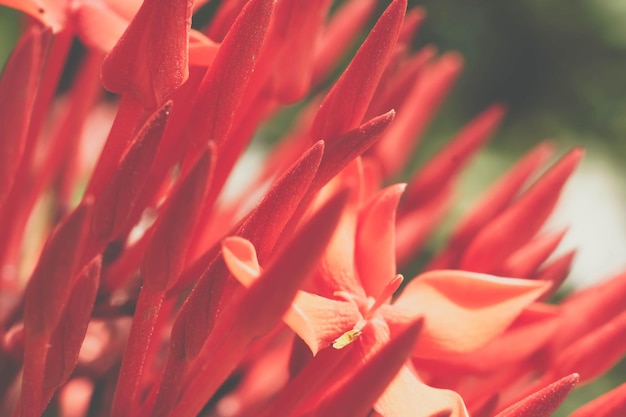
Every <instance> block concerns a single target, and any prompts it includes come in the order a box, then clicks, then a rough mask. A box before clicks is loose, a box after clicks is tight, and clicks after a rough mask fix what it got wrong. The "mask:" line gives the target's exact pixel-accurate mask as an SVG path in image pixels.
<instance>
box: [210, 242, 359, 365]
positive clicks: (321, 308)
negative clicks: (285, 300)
mask: <svg viewBox="0 0 626 417" xmlns="http://www.w3.org/2000/svg"><path fill="white" fill-rule="evenodd" d="M222 255H223V256H224V261H225V262H226V265H227V266H228V269H229V270H230V272H231V273H232V274H233V276H234V277H235V278H236V279H237V280H238V281H239V282H240V283H241V284H243V285H244V286H245V287H250V286H251V285H252V284H253V283H254V282H256V280H257V279H258V278H259V276H260V275H261V268H260V266H259V263H258V260H257V257H256V251H255V250H254V246H252V244H251V243H250V242H249V241H247V240H245V239H242V238H240V237H236V236H235V237H230V238H227V239H226V240H224V242H222ZM359 319H361V315H360V313H359V311H358V309H357V308H356V306H355V305H354V304H353V303H348V302H345V301H337V300H331V299H328V298H324V297H320V296H318V295H315V294H310V293H307V292H304V291H298V293H297V295H296V298H295V299H294V301H293V303H292V305H291V308H290V309H289V310H288V311H287V313H285V315H284V316H283V320H284V321H285V323H286V324H287V325H288V326H289V327H290V328H291V329H292V330H293V331H294V332H295V333H296V334H297V335H298V336H300V338H301V339H302V340H304V342H305V343H306V344H307V346H308V347H309V348H310V349H311V352H312V353H313V355H316V354H317V352H318V351H319V350H320V349H322V348H325V347H328V346H329V345H330V343H331V342H332V341H333V340H334V339H336V338H337V337H338V336H340V335H341V334H342V333H343V332H345V329H349V328H352V327H353V326H354V325H355V324H356V322H357V321H358V320H359Z"/></svg>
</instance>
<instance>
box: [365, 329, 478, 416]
mask: <svg viewBox="0 0 626 417" xmlns="http://www.w3.org/2000/svg"><path fill="white" fill-rule="evenodd" d="M418 340H419V338H418ZM374 409H375V410H376V411H377V412H378V413H380V414H381V415H382V416H384V417H430V416H433V415H435V414H436V415H439V414H437V413H444V412H449V413H450V414H448V415H449V416H450V417H467V416H468V413H467V410H466V409H465V405H464V404H463V400H462V399H461V397H460V396H459V394H457V393H456V392H454V391H450V390H445V389H439V388H433V387H429V386H428V385H426V384H424V383H422V382H420V381H419V379H418V378H417V377H416V376H415V375H414V374H413V373H412V372H411V370H410V369H409V368H407V367H406V366H404V367H402V370H401V371H400V373H399V374H398V376H396V378H395V379H394V380H393V381H392V382H391V384H389V387H387V389H386V390H385V392H384V393H383V395H382V396H381V397H380V398H379V399H378V401H376V404H375V405H374ZM444 415H446V414H444Z"/></svg>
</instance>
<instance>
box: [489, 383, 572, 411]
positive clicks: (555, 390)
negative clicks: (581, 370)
mask: <svg viewBox="0 0 626 417" xmlns="http://www.w3.org/2000/svg"><path fill="white" fill-rule="evenodd" d="M577 383H578V374H571V375H569V376H566V377H564V378H561V379H559V380H558V381H556V382H554V383H553V384H550V385H548V386H547V387H545V388H543V389H541V390H539V391H537V392H535V393H534V394H532V395H529V396H528V397H526V398H524V399H523V400H521V401H519V402H517V403H515V404H513V405H512V406H510V407H508V408H507V409H506V410H504V411H502V412H500V413H498V414H497V415H496V417H526V416H533V417H550V416H551V415H552V413H553V412H554V411H556V409H557V408H558V407H559V405H561V403H562V402H563V400H565V397H567V395H568V394H569V393H570V391H571V390H572V388H574V385H576V384H577Z"/></svg>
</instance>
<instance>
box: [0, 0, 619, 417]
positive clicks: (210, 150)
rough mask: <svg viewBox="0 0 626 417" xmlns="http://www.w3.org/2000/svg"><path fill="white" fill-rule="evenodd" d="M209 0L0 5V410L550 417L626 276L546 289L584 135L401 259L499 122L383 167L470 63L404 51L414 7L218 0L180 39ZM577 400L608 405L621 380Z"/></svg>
mask: <svg viewBox="0 0 626 417" xmlns="http://www.w3.org/2000/svg"><path fill="white" fill-rule="evenodd" d="M204 3H205V1H196V2H195V3H194V1H193V0H144V1H143V3H142V2H140V1H139V0H132V1H131V0H99V1H93V0H73V1H67V0H41V1H35V0H0V4H3V5H6V6H9V7H14V8H17V9H19V10H21V11H23V12H24V19H25V25H24V32H23V34H22V37H21V39H20V40H19V42H18V44H17V45H16V46H15V49H14V51H13V53H12V56H11V57H10V59H9V61H8V62H7V64H6V66H5V68H4V71H3V74H2V78H1V80H0V129H1V130H0V158H1V160H0V230H2V233H1V234H0V265H1V269H0V273H1V276H0V341H1V343H0V373H1V375H2V377H1V378H0V410H1V413H2V414H3V415H13V416H21V417H36V416H40V415H42V414H44V413H50V414H46V415H59V416H66V417H70V416H71V417H79V416H109V415H110V416H139V417H141V416H155V417H167V416H171V417H174V416H175V417H186V416H189V417H193V416H196V415H203V416H215V417H220V416H221V417H236V416H238V417H245V416H262V417H273V416H280V417H282V416H284V417H287V416H294V417H295V416H337V417H341V416H350V417H352V416H355V417H358V416H384V417H435V416H438V417H444V416H450V417H462V416H469V415H471V416H474V417H482V416H495V415H497V416H500V417H505V416H506V417H512V416H527V417H531V416H532V417H542V416H549V415H551V414H552V413H553V412H554V410H555V409H556V408H557V407H558V406H559V405H560V403H561V402H562V401H563V400H564V398H565V397H566V396H567V394H568V393H569V392H570V390H571V389H572V388H573V387H574V385H576V383H578V382H585V381H590V380H592V379H594V378H595V377H597V376H599V375H601V374H602V373H604V372H605V371H606V370H608V369H609V368H610V367H611V366H612V365H613V364H614V363H615V362H617V361H618V360H619V359H620V358H621V357H622V356H623V355H624V354H625V353H626V345H624V332H626V310H625V309H624V306H625V305H626V273H625V274H621V275H618V276H616V277H614V278H612V279H610V280H607V281H605V282H604V283H602V284H600V285H598V286H596V287H592V288H589V289H585V290H582V291H579V292H577V293H574V294H572V295H570V296H568V297H567V298H566V299H565V300H564V301H563V302H562V303H561V304H560V305H551V304H548V303H547V302H546V300H547V299H548V298H549V297H550V296H551V295H552V294H553V293H554V292H555V291H556V289H557V288H558V287H559V285H560V284H561V282H562V281H563V280H564V279H565V277H566V276H567V274H568V269H569V266H570V264H571V262H572V258H573V256H574V253H573V252H569V253H567V254H565V255H562V256H560V257H555V256H552V254H553V252H554V250H555V248H556V247H557V246H558V244H559V242H560V240H561V239H562V237H563V236H564V234H565V231H563V230H559V231H556V232H555V231H545V230H544V227H543V225H544V223H545V221H546V219H547V218H548V216H549V215H550V212H551V211H552V209H553V207H554V206H555V204H556V202H557V200H558V198H559V194H560V192H561V189H562V188H563V186H564V184H565V183H566V181H567V179H568V177H569V176H570V175H571V174H572V172H573V171H574V169H575V167H576V165H577V164H578V162H579V160H580V159H581V156H582V151H581V150H580V149H574V150H572V151H570V152H569V153H567V154H565V155H564V156H562V157H561V158H560V159H559V160H558V161H557V162H555V163H553V164H552V166H551V167H549V168H548V163H549V160H550V159H551V158H552V156H553V154H554V149H553V148H552V147H551V146H550V145H548V144H543V145H540V146H538V147H537V148H535V149H534V150H532V151H530V152H529V153H528V154H527V155H526V156H525V157H523V158H522V159H521V160H520V161H519V163H517V164H516V165H515V166H513V167H511V169H510V170H509V171H508V172H507V173H505V174H504V175H503V176H502V177H501V178H500V179H499V180H498V181H497V182H495V183H494V184H493V185H492V186H491V187H490V188H489V190H488V191H487V192H486V193H485V194H484V195H483V196H481V197H480V198H479V199H478V200H477V203H476V204H475V205H474V207H473V208H472V209H470V210H469V211H468V212H466V213H465V215H464V217H463V218H462V219H461V221H460V222H459V224H458V225H457V226H456V228H455V229H454V231H453V233H452V235H451V237H450V239H449V241H448V243H447V244H446V245H445V247H444V248H443V249H442V250H441V251H440V252H439V253H438V254H437V255H436V256H435V257H434V258H433V259H431V261H430V263H429V264H428V265H427V266H426V267H425V268H424V271H423V272H422V273H421V274H419V275H418V276H416V277H415V278H412V279H406V280H405V279H404V277H403V276H402V275H400V274H398V270H399V269H400V270H402V269H403V268H405V267H406V266H407V265H408V264H409V263H410V262H411V260H412V259H414V258H415V256H416V255H417V254H418V253H419V252H420V248H422V246H423V245H424V242H425V240H426V239H427V238H428V236H429V235H430V233H431V232H432V231H433V230H435V229H436V227H437V225H438V224H439V223H440V221H441V220H442V219H443V217H444V216H445V214H446V212H447V211H448V209H449V208H450V207H451V205H452V204H453V201H454V189H455V183H456V181H457V178H458V177H459V175H460V173H461V172H462V169H463V167H464V166H465V165H466V164H467V163H468V162H470V160H471V159H472V157H473V156H474V155H475V154H476V152H477V151H478V150H479V148H480V147H481V146H482V145H483V144H484V143H485V142H486V140H488V138H489V136H490V135H491V133H492V132H493V131H494V130H495V128H496V127H497V125H498V123H499V121H500V120H501V119H502V117H503V115H504V108H503V106H501V105H497V104H496V105H494V106H492V107H490V108H488V109H486V110H485V111H484V112H482V113H481V114H479V115H478V116H476V118H475V119H474V120H472V121H471V122H470V123H468V124H467V126H466V127H464V128H463V129H462V130H461V131H460V132H459V133H458V135H457V136H456V137H455V138H453V139H452V140H451V141H450V142H449V143H448V144H447V145H446V146H445V147H444V148H443V149H442V150H441V151H440V152H439V153H438V154H437V155H435V156H434V157H433V158H431V159H430V160H429V161H428V162H427V163H426V164H425V165H424V166H423V167H422V168H420V169H419V170H418V171H417V172H414V173H412V174H410V178H409V180H408V181H407V183H406V184H405V183H397V182H394V179H395V178H397V177H398V175H400V174H402V173H404V172H406V171H407V164H408V162H409V159H410V155H411V154H412V153H413V151H414V150H415V148H416V147H417V145H418V139H419V138H420V136H421V133H422V132H423V130H424V128H425V127H426V126H427V124H428V122H429V121H430V119H431V118H432V117H433V115H434V114H435V113H436V111H437V108H438V106H439V104H440V103H441V102H442V101H443V99H444V98H445V96H446V94H447V92H448V91H449V90H450V88H451V87H452V85H453V83H454V81H455V79H456V78H457V76H458V74H459V73H460V70H461V67H462V60H461V58H460V57H459V56H458V55H457V54H454V53H445V54H437V53H436V51H435V50H434V49H433V48H431V47H427V48H425V49H423V50H420V51H417V52H415V51H413V50H412V49H411V47H410V43H411V41H412V39H413V37H414V35H415V32H416V31H417V29H418V27H419V25H420V22H421V21H422V19H423V17H424V12H423V10H421V9H417V8H412V9H409V10H408V11H407V1H406V0H392V1H391V2H389V3H388V4H387V5H386V6H387V7H386V9H384V11H382V12H381V13H379V12H380V11H379V10H378V9H377V6H378V3H377V2H376V1H374V0H349V1H346V2H342V3H341V4H340V5H339V7H337V8H336V10H335V9H333V11H332V12H331V6H333V5H332V4H331V3H332V2H331V1H330V0H322V1H304V2H303V1H297V0H248V1H244V0H228V1H223V2H221V3H220V4H219V7H217V8H216V10H215V12H214V13H213V15H212V18H211V19H210V22H209V23H208V25H207V26H206V27H205V28H202V30H201V31H196V30H192V29H191V17H192V15H193V13H195V12H196V11H198V10H199V9H202V8H203V6H204ZM377 13H379V14H378V16H377V15H376V14H377ZM371 19H376V23H375V25H374V26H373V29H372V30H371V31H370V32H369V34H368V35H367V37H366V39H365V40H364V41H363V43H362V44H361V46H360V48H359V49H358V51H357V52H356V53H355V54H354V56H353V58H352V60H351V61H350V63H349V64H348V66H347V67H346V68H345V70H344V71H343V72H342V74H341V75H340V76H339V78H338V79H336V80H334V81H333V80H332V76H331V74H332V73H333V71H334V70H335V69H336V67H337V66H338V65H339V62H340V60H341V58H342V57H343V56H344V55H345V54H346V53H348V52H347V51H348V50H349V49H350V46H351V45H352V44H353V42H354V41H355V40H356V39H357V38H358V35H359V33H361V32H362V31H363V29H364V27H366V26H367V24H368V22H369V21H370V20H371ZM77 40H78V41H77ZM77 42H80V44H82V45H83V48H82V49H81V51H82V53H81V54H80V60H78V61H77V60H76V59H75V56H74V55H70V50H71V49H72V45H73V44H76V43H77ZM70 57H74V58H72V59H71V58H70ZM68 68H69V69H73V70H74V72H75V75H74V77H72V78H71V80H70V81H69V82H67V83H65V84H67V85H66V86H65V87H64V88H62V89H61V88H59V83H60V80H61V77H62V75H64V74H67V73H68ZM331 81H332V82H331ZM102 87H104V88H105V89H106V90H108V91H109V92H112V93H115V95H112V94H110V93H105V91H104V89H103V88H102ZM296 102H301V103H303V104H302V106H301V111H300V113H299V116H298V117H297V118H296V119H295V120H294V123H293V126H292V128H291V130H290V131H288V132H287V133H286V134H285V135H284V137H282V138H281V139H280V140H277V141H276V143H275V145H274V147H273V149H272V150H271V152H270V153H268V156H267V158H266V159H265V161H264V163H263V165H262V167H260V169H258V170H256V171H254V172H253V171H252V169H247V170H245V171H244V174H245V175H246V177H247V181H245V184H243V185H242V184H235V186H234V187H230V188H233V189H234V191H233V192H228V193H226V192H224V190H225V188H226V187H225V186H226V185H227V180H229V179H230V178H231V177H232V175H231V173H232V172H233V169H234V167H235V164H236V163H237V161H239V160H240V158H241V156H242V154H243V153H244V151H245V150H246V148H248V145H249V143H250V141H251V140H252V139H253V137H254V136H255V133H256V132H257V131H258V129H259V128H260V127H261V126H262V125H263V124H264V123H265V122H266V121H268V120H269V119H271V118H272V117H273V116H274V115H276V114H277V112H279V111H280V110H282V109H284V108H285V107H286V106H288V105H290V104H293V103H296ZM540 174H541V175H540ZM230 188H229V189H230ZM592 415H593V416H604V417H618V416H623V415H626V385H622V386H620V387H618V388H616V389H615V390H613V391H611V392H609V393H607V394H605V395H604V396H602V397H600V398H599V399H597V400H596V401H594V402H593V403H591V404H589V405H587V406H585V407H583V408H581V409H579V410H578V411H577V412H576V413H575V416H576V417H586V416H592Z"/></svg>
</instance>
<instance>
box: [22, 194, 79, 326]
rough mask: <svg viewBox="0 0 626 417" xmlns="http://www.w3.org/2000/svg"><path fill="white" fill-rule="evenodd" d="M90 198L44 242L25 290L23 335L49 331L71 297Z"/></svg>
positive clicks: (55, 323)
mask: <svg viewBox="0 0 626 417" xmlns="http://www.w3.org/2000/svg"><path fill="white" fill-rule="evenodd" d="M90 206H91V201H86V202H83V203H82V204H81V205H79V206H78V207H77V208H76V209H75V210H74V211H73V212H72V213H71V214H70V215H69V216H68V217H67V218H66V219H65V220H64V221H63V223H61V224H60V225H59V226H58V228H57V229H56V230H55V231H54V232H53V234H52V236H51V237H50V239H48V242H47V243H46V245H45V247H44V249H43V251H42V253H41V256H40V258H39V261H38V262H37V266H36V268H35V271H34V272H33V274H32V276H31V278H30V280H29V281H28V286H27V287H26V293H25V296H24V297H25V306H24V328H25V331H26V334H27V335H28V334H41V333H49V332H51V331H52V330H53V329H54V328H55V327H56V325H57V323H58V322H59V319H60V317H61V314H62V312H63V309H64V306H65V304H66V303H67V300H68V299H69V297H70V293H71V289H72V285H71V284H72V282H73V280H74V278H75V273H76V268H77V267H78V266H79V265H78V258H79V256H80V255H81V249H82V248H83V242H84V239H85V237H86V232H87V230H86V229H87V227H86V224H85V223H86V220H87V218H88V212H89V209H90V208H91V207H90Z"/></svg>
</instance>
